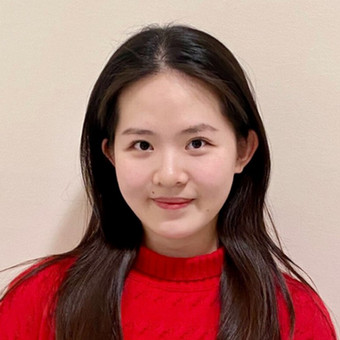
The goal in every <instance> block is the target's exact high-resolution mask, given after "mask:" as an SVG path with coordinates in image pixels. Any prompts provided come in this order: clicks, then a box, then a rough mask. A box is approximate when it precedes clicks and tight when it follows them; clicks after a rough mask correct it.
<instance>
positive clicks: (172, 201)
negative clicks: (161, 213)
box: [153, 197, 193, 210]
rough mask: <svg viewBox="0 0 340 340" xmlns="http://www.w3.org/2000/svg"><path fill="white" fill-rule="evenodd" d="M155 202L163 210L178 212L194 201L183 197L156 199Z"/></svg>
mask: <svg viewBox="0 0 340 340" xmlns="http://www.w3.org/2000/svg"><path fill="white" fill-rule="evenodd" d="M153 201H154V202H155V203H156V204H157V206H159V207H160V208H162V209H168V210H176V209H182V208H185V207H187V206H188V205H189V204H190V203H191V202H192V201H193V199H191V198H190V199H188V198H182V197H158V198H154V199H153Z"/></svg>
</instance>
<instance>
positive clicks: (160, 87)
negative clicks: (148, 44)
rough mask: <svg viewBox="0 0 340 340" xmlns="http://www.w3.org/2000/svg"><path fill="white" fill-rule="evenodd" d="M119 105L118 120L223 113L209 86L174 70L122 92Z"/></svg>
mask: <svg viewBox="0 0 340 340" xmlns="http://www.w3.org/2000/svg"><path fill="white" fill-rule="evenodd" d="M117 104H118V105H117V106H118V112H119V116H120V119H119V120H121V119H123V120H125V119H124V118H127V117H128V116H132V115H133V114H134V115H133V116H136V115H137V116H139V118H142V117H146V116H148V115H149V114H151V113H152V114H153V115H154V114H155V112H158V113H159V114H160V113H161V112H162V113H164V114H168V115H173V114H180V115H181V117H183V116H185V115H186V114H189V113H193V112H194V111H195V110H196V113H197V115H199V113H202V111H206V112H219V114H221V112H222V110H221V101H220V99H219V97H218V95H217V94H216V93H215V92H214V91H213V90H212V89H211V87H210V86H209V85H207V84H206V83H204V82H203V81H202V80H199V79H196V78H193V77H190V76H188V75H186V74H183V73H181V72H179V71H175V70H165V71H162V72H160V73H157V74H153V75H150V76H147V77H145V78H142V79H141V80H138V81H137V82H135V83H133V84H131V85H130V86H128V87H127V88H125V89H124V90H123V91H122V92H121V94H120V96H119V98H118V103H117ZM135 118H136V117H135ZM169 118H170V117H169ZM191 118H192V117H191Z"/></svg>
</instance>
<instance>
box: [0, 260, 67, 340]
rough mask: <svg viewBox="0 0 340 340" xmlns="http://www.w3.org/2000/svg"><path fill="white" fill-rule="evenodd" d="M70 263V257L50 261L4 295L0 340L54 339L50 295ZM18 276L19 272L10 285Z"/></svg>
mask: <svg viewBox="0 0 340 340" xmlns="http://www.w3.org/2000/svg"><path fill="white" fill-rule="evenodd" d="M40 264H41V263H40ZM38 265H39V263H38V264H36V265H34V266H32V267H31V268H29V269H28V270H26V271H25V272H24V274H26V273H29V272H30V271H32V270H33V269H34V268H36V267H37V266H38ZM70 265H71V262H70V260H67V261H66V260H62V261H61V262H58V263H56V264H52V265H50V266H48V267H46V268H44V269H42V270H41V271H40V272H38V273H37V274H36V275H34V276H32V277H30V278H28V279H26V280H25V281H23V282H22V283H21V284H20V285H19V286H17V287H15V288H13V289H12V290H11V291H10V292H9V293H8V294H6V295H5V297H4V298H3V299H2V300H1V302H0V339H1V340H17V339H18V340H33V339H34V340H38V339H44V340H47V339H54V324H53V323H54V320H53V312H54V296H55V294H56V292H57V290H58V287H59V286H60V284H61V282H62V279H63V277H64V276H65V273H66V270H67V268H68V267H69V266H70ZM22 276H23V274H20V275H19V276H18V277H17V278H16V279H14V280H13V282H12V284H10V286H12V285H13V283H14V282H16V281H17V280H18V279H19V278H20V277H22Z"/></svg>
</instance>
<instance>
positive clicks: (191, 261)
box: [0, 247, 336, 340]
mask: <svg viewBox="0 0 340 340" xmlns="http://www.w3.org/2000/svg"><path fill="white" fill-rule="evenodd" d="M72 262H73V260H71V259H70V260H64V261H62V262H60V263H58V264H54V265H52V266H50V267H48V268H46V269H44V270H43V271H41V272H40V273H39V274H38V275H36V276H35V277H32V278H30V279H28V280H27V281H26V282H25V283H24V284H22V285H21V286H20V287H18V288H16V289H15V290H14V291H12V293H11V294H9V295H8V296H7V297H6V298H5V299H4V300H3V301H2V302H1V303H0V339H1V340H16V339H18V340H47V339H48V340H52V339H54V320H53V317H52V316H51V315H52V314H53V309H54V307H53V306H52V302H51V301H52V296H53V294H54V293H55V292H56V291H57V289H58V287H59V285H60V283H61V281H62V280H63V277H64V275H65V272H66V270H67V269H68V268H69V266H70V265H71V264H72ZM222 264H223V249H222V248H220V249H218V250H217V251H215V252H213V253H211V254H208V255H202V256H197V257H193V258H187V259H184V258H170V257H166V256H162V255H159V254H157V253H155V252H153V251H151V250H149V249H147V248H144V247H142V248H141V250H140V252H139V255H138V257H137V261H136V263H135V266H134V268H133V269H132V270H131V272H130V273H129V275H128V278H127V280H126V284H125V287H124V292H123V297H122V326H123V334H124V339H125V340H136V339H137V340H153V339H162V340H176V339H190V340H196V339H197V340H198V339H200V340H201V339H202V340H212V339H215V338H216V334H217V328H218V319H219V301H218V296H219V293H218V292H219V281H220V274H221V270H222ZM286 280H287V284H288V288H289V290H290V293H291V295H292V299H293V303H294V307H295V313H296V327H295V336H294V340H307V339H308V340H312V339H315V340H334V339H336V335H335V331H334V327H333V324H332V322H331V318H330V316H329V313H328V311H327V309H326V307H325V305H324V303H323V302H322V300H321V299H320V297H319V296H318V295H317V294H315V293H314V292H313V291H311V290H310V289H308V288H307V287H305V286H304V285H302V284H301V283H300V282H298V281H296V280H295V279H293V278H291V277H289V276H286ZM278 308H279V318H280V325H281V335H282V339H283V340H286V339H288V328H289V327H288V325H289V321H288V313H287V310H286V308H285V305H284V303H283V299H282V297H281V296H280V295H278Z"/></svg>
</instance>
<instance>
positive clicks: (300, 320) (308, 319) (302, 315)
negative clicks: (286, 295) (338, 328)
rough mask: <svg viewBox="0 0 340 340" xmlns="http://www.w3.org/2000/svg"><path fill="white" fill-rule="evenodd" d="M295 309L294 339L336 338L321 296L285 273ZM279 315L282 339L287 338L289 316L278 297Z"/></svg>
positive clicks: (334, 339)
mask: <svg viewBox="0 0 340 340" xmlns="http://www.w3.org/2000/svg"><path fill="white" fill-rule="evenodd" d="M285 278H286V283H287V286H288V289H289V291H290V294H291V297H292V301H293V305H294V310H295V330H294V337H293V339H294V340H306V339H310V340H314V339H315V340H318V339H320V340H321V339H322V340H323V339H324V340H336V339H337V336H336V333H335V328H334V325H333V323H332V319H331V317H330V314H329V311H328V309H327V307H326V305H325V303H324V301H323V300H322V299H321V297H320V296H319V295H318V294H317V293H316V292H315V291H313V290H312V289H311V288H309V287H307V286H305V285H304V284H302V283H301V282H299V281H298V280H296V279H294V278H292V277H290V276H288V275H285ZM279 315H280V319H281V335H282V339H283V340H286V339H288V338H289V337H288V335H289V316H288V311H287V308H286V306H285V304H284V303H283V299H282V297H281V298H279Z"/></svg>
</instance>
